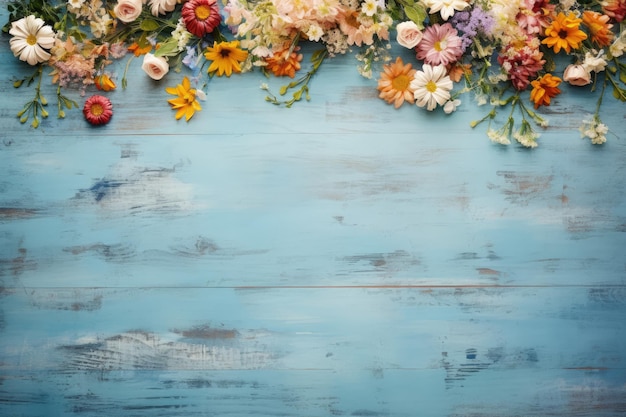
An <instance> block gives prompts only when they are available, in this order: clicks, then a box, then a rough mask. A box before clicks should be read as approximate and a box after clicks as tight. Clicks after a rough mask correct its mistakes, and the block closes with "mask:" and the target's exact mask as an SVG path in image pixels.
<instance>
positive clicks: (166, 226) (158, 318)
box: [0, 1, 626, 417]
mask: <svg viewBox="0 0 626 417" xmlns="http://www.w3.org/2000/svg"><path fill="white" fill-rule="evenodd" d="M5 4H6V2H4V1H0V5H2V10H3V11H2V13H3V14H1V15H0V16H1V17H2V18H3V19H2V23H3V24H4V23H5V21H6V10H5ZM1 39H2V42H0V94H1V97H2V99H1V100H0V138H1V139H0V415H2V416H7V417H13V416H15V417H18V416H46V417H48V416H65V415H68V416H69V415H77V416H94V417H95V416H98V417H101V416H185V417H191V416H251V415H255V416H272V417H276V416H332V415H337V416H390V417H391V416H394V417H398V416H434V417H437V416H449V417H452V416H459V417H460V416H463V417H470V416H471V417H478V416H482V417H484V416H491V417H496V416H497V417H506V416H525V417H531V416H537V417H540V416H541V417H544V416H568V417H569V416H589V417H603V416H618V415H624V414H625V413H626V320H625V319H626V197H625V196H624V191H625V187H626V159H625V158H626V141H625V139H626V136H625V135H624V131H623V127H624V114H625V111H624V107H623V106H620V105H619V104H618V103H617V102H614V103H611V104H607V105H606V106H605V107H604V113H603V119H604V121H605V123H606V124H608V125H609V126H610V127H611V128H612V133H610V134H609V140H608V142H607V143H606V144H605V145H603V146H594V145H591V144H590V143H589V141H588V140H586V139H585V140H583V139H581V138H580V135H579V132H578V130H577V129H578V125H579V123H580V121H581V119H582V118H584V117H587V116H588V115H589V112H590V111H593V110H590V109H592V108H593V105H594V104H593V103H595V97H594V96H593V95H591V96H589V94H588V93H584V92H582V91H580V92H578V91H576V90H574V89H573V88H568V87H565V88H566V89H568V90H567V101H565V100H563V101H560V100H558V99H557V100H556V102H555V103H553V105H552V106H550V107H549V108H546V109H545V110H544V111H543V114H544V115H545V116H546V117H547V118H549V119H550V122H551V124H550V126H549V127H548V128H547V129H546V130H545V131H543V132H542V136H541V138H540V146H539V147H538V148H537V149H534V150H528V149H524V148H522V147H520V146H516V145H511V146H501V145H497V144H493V143H491V142H490V141H489V139H488V138H487V137H486V136H485V129H483V128H482V127H478V128H476V129H473V130H472V129H470V128H469V123H470V121H471V120H475V119H478V118H480V117H482V116H483V115H484V114H485V112H486V111H488V109H487V110H486V109H484V108H481V107H478V106H476V105H475V104H474V103H472V102H471V100H470V99H469V98H468V97H466V98H464V102H463V104H462V105H461V107H460V108H459V110H458V111H457V112H456V113H455V114H453V115H445V114H444V113H443V112H440V111H437V112H432V113H428V112H426V111H423V110H420V109H418V108H416V107H414V106H413V107H411V106H403V107H402V108H401V109H399V110H394V109H393V107H392V106H389V105H387V104H385V103H384V102H383V101H382V100H380V99H378V97H377V92H376V88H375V87H376V82H375V80H367V79H365V78H362V77H360V76H359V75H358V73H357V72H356V63H355V60H354V57H353V56H342V57H337V58H334V59H332V60H329V61H328V62H326V63H325V64H324V68H323V71H321V72H320V73H319V74H318V75H316V77H315V78H314V80H313V82H312V85H311V101H310V102H308V103H297V104H296V105H295V106H294V107H293V108H291V109H286V108H283V107H276V106H273V105H271V104H268V103H266V102H265V101H264V100H263V97H264V92H263V91H262V90H261V89H260V88H259V87H260V84H261V82H265V81H267V80H266V79H265V78H264V77H263V76H262V75H261V74H260V73H249V74H246V75H233V76H232V77H231V78H230V79H221V78H214V79H212V80H211V81H210V85H209V90H208V91H209V95H208V98H207V100H206V101H205V102H203V103H202V105H203V110H202V111H201V112H200V113H198V114H196V115H195V116H194V118H193V119H191V121H190V122H189V123H185V122H184V121H176V120H175V119H174V117H173V116H174V114H173V112H172V111H171V110H170V108H169V106H168V105H167V103H166V101H165V100H166V98H167V95H166V94H165V92H164V88H165V85H174V84H176V83H179V82H180V79H181V78H182V74H176V73H173V72H172V73H170V74H168V75H167V76H166V79H165V80H164V81H163V82H160V83H158V82H154V81H152V80H150V79H149V78H148V77H146V76H145V75H144V74H143V72H141V71H140V70H139V65H140V61H139V60H136V61H135V62H133V63H132V64H131V69H130V71H129V84H128V87H127V89H126V90H122V89H118V90H117V91H114V92H112V93H107V95H108V97H109V98H110V99H111V100H112V102H113V106H114V110H115V113H114V116H113V119H112V121H111V123H110V124H108V125H106V126H104V127H101V128H92V127H90V126H89V125H88V124H87V123H86V122H85V120H84V119H83V117H82V114H81V113H80V111H79V110H73V111H70V112H68V114H67V117H66V119H65V120H62V121H59V120H57V119H56V118H55V117H54V115H53V116H51V117H49V118H48V119H46V120H44V121H43V122H42V124H41V126H40V127H39V128H38V129H36V130H35V129H32V128H30V127H29V126H28V125H21V124H20V123H19V120H18V118H17V117H16V116H15V114H16V112H17V111H18V110H19V109H21V106H22V104H23V103H24V102H25V101H26V100H28V99H29V97H30V96H29V95H28V94H30V93H28V94H26V93H25V91H24V90H22V89H14V88H13V86H12V79H13V76H14V75H15V74H20V73H23V72H24V71H26V70H30V69H29V68H28V66H27V65H25V64H23V63H21V62H19V61H17V60H16V59H15V58H14V57H13V55H12V53H11V51H10V50H9V47H8V36H6V35H3V36H2V38H1ZM308 52H310V51H308ZM407 56H410V55H407ZM117 71H118V72H119V73H121V72H122V71H123V65H122V66H119V67H118V70H117ZM45 81H46V83H45V85H44V87H43V90H44V92H45V93H46V94H49V95H50V96H51V97H52V96H53V95H54V86H52V85H51V84H48V83H47V82H48V79H45ZM280 82H282V81H280V80H279V81H277V84H275V85H278V83H280ZM69 94H70V95H71V96H72V98H74V99H76V100H77V101H79V102H81V103H82V101H83V100H84V98H82V97H80V96H79V95H78V92H77V91H70V93H69Z"/></svg>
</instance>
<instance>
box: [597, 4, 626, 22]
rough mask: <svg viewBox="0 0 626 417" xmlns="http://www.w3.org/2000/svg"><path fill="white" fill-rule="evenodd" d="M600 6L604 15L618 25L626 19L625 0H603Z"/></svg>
mask: <svg viewBox="0 0 626 417" xmlns="http://www.w3.org/2000/svg"><path fill="white" fill-rule="evenodd" d="M600 5H601V6H602V10H604V13H605V14H607V15H608V16H609V17H611V18H612V19H614V20H615V21H616V22H618V23H619V22H622V21H623V20H624V17H626V0H603V1H601V2H600Z"/></svg>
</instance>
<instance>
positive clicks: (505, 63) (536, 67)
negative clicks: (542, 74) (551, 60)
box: [498, 44, 546, 91]
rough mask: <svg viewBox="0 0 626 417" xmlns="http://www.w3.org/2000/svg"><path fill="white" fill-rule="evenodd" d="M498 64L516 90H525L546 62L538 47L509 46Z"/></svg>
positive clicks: (528, 45)
mask: <svg viewBox="0 0 626 417" xmlns="http://www.w3.org/2000/svg"><path fill="white" fill-rule="evenodd" d="M498 63H499V64H500V65H501V66H502V69H503V70H504V72H505V73H506V74H507V75H508V78H509V80H511V83H512V84H513V87H515V89H516V90H520V91H521V90H525V89H526V87H528V84H530V80H531V79H535V78H537V73H538V72H539V71H540V70H541V69H542V68H543V64H545V63H546V61H545V60H544V59H543V53H542V52H541V51H540V50H539V48H538V47H535V46H532V45H531V44H527V45H525V46H523V47H521V48H519V47H516V46H513V45H512V44H511V45H507V46H506V47H505V48H504V49H503V50H502V51H501V52H500V55H499V56H498Z"/></svg>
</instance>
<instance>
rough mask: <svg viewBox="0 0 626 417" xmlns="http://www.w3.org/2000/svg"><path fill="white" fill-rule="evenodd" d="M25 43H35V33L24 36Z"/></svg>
mask: <svg viewBox="0 0 626 417" xmlns="http://www.w3.org/2000/svg"><path fill="white" fill-rule="evenodd" d="M26 43H28V44H29V45H31V46H32V45H35V44H36V43H37V36H35V35H32V34H31V35H28V37H27V38H26Z"/></svg>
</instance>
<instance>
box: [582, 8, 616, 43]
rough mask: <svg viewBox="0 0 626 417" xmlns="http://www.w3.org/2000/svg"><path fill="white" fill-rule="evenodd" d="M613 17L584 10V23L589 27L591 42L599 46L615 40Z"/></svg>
mask: <svg viewBox="0 0 626 417" xmlns="http://www.w3.org/2000/svg"><path fill="white" fill-rule="evenodd" d="M610 19H611V18H610V17H609V16H607V15H605V14H601V13H598V12H594V11H591V10H586V11H584V12H583V24H584V25H585V26H587V27H588V28H589V35H590V38H591V42H595V43H596V44H598V45H599V46H609V45H610V44H611V42H612V41H613V36H614V35H613V32H611V28H612V27H613V25H612V24H610V23H609V20H610Z"/></svg>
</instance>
